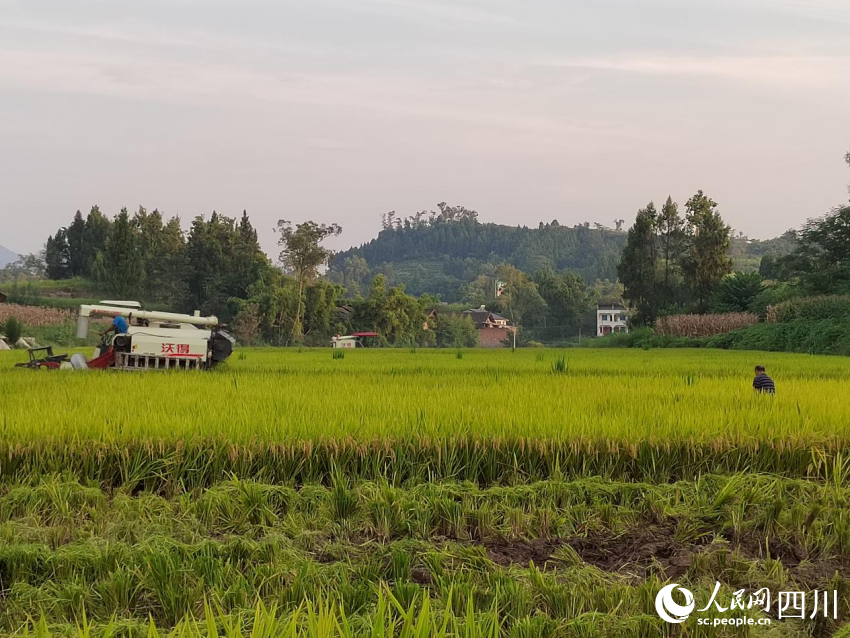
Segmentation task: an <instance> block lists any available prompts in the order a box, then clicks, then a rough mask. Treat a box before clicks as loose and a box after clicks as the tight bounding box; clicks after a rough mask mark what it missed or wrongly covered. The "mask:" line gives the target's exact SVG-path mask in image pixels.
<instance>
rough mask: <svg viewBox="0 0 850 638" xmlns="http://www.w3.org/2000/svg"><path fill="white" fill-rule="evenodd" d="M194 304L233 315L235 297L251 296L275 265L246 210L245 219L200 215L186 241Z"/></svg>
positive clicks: (221, 314)
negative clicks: (259, 241)
mask: <svg viewBox="0 0 850 638" xmlns="http://www.w3.org/2000/svg"><path fill="white" fill-rule="evenodd" d="M186 251H187V261H188V264H187V271H188V276H187V288H188V290H189V300H190V304H191V305H193V306H194V307H195V308H200V309H201V310H202V311H204V312H209V313H214V314H216V315H217V316H218V317H220V318H225V319H227V318H229V317H230V316H231V313H232V310H233V307H234V306H233V304H231V303H230V300H231V299H234V298H238V299H245V298H247V297H249V296H250V291H251V288H252V286H254V284H256V283H257V282H259V281H261V280H263V278H264V277H266V276H267V275H268V271H269V270H270V269H271V266H270V264H269V263H268V258H267V257H266V256H265V254H264V253H263V252H262V250H260V246H259V243H258V242H257V234H256V232H255V231H254V229H253V227H252V226H251V224H250V221H249V220H248V216H247V214H246V213H243V215H242V220H241V222H240V223H239V224H238V225H237V223H236V220H235V219H232V218H230V217H225V216H223V215H219V214H218V213H217V212H215V211H213V213H212V215H211V216H210V219H209V221H206V220H204V218H203V217H200V216H199V217H196V218H195V219H194V220H193V221H192V226H191V228H190V230H189V236H188V239H187V241H186Z"/></svg>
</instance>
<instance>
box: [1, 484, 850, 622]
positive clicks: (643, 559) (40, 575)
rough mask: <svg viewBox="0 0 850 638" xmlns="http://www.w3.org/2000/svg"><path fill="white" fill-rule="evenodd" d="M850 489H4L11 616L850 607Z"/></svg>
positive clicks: (488, 615) (547, 616) (548, 616)
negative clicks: (756, 590)
mask: <svg viewBox="0 0 850 638" xmlns="http://www.w3.org/2000/svg"><path fill="white" fill-rule="evenodd" d="M848 499H850V490H847V489H846V488H835V487H833V486H823V485H817V484H814V483H812V482H808V481H797V480H787V479H777V478H770V477H759V476H734V477H723V476H705V477H703V478H702V479H700V480H699V481H697V482H680V483H675V484H672V485H648V484H632V483H616V482H610V481H604V480H599V479H586V480H581V481H572V482H562V481H544V482H540V483H535V484H533V485H528V486H522V487H514V488H489V489H483V490H482V489H480V488H478V487H477V486H475V485H471V484H460V483H458V484H451V483H446V484H441V485H436V484H430V485H420V486H416V487H414V488H411V489H406V490H405V489H399V488H394V487H392V486H390V485H388V484H386V483H369V482H361V483H353V484H350V483H348V482H347V481H345V480H344V479H340V480H339V481H338V482H337V483H335V484H334V485H332V486H330V487H324V486H320V485H304V486H282V485H272V484H265V483H258V482H253V481H236V480H234V481H228V482H225V483H221V484H218V485H215V486H214V487H212V488H211V489H208V490H201V491H198V492H196V493H186V494H183V495H180V496H176V497H173V498H164V497H162V496H157V495H155V494H150V493H147V492H143V493H138V494H136V495H135V496H129V495H127V494H123V493H117V494H111V495H110V494H108V493H105V492H103V491H102V490H100V489H99V488H97V487H86V486H84V485H81V484H80V483H79V482H77V481H75V480H72V479H63V478H60V477H55V478H49V477H48V478H44V479H40V480H36V481H32V482H31V483H30V484H15V485H7V486H6V487H4V489H3V493H2V495H0V540H1V541H2V542H1V543H0V580H2V583H3V588H2V598H3V602H4V604H3V611H2V615H0V623H2V627H3V628H5V629H7V630H13V629H15V628H18V627H21V626H22V625H24V624H26V623H27V622H28V618H33V616H32V614H33V610H34V609H37V610H39V613H40V614H41V616H43V618H44V621H45V623H46V624H47V625H52V626H53V629H54V633H56V632H58V631H71V629H72V627H73V626H74V624H75V623H76V622H79V621H80V619H81V618H82V614H83V612H84V611H85V613H86V617H87V618H88V619H89V620H94V621H95V623H96V624H98V625H100V626H101V627H102V626H103V625H104V623H108V621H109V620H110V618H114V619H115V621H116V623H117V625H116V627H118V626H120V628H121V631H122V632H124V634H125V635H139V636H142V635H146V632H147V623H148V617H151V618H153V619H154V621H155V622H156V623H157V624H158V625H159V627H160V628H164V629H168V628H171V627H173V626H175V625H177V624H179V623H180V622H181V621H182V620H184V619H185V618H187V617H188V616H189V615H190V614H191V615H192V616H194V617H195V618H199V619H200V618H204V617H205V615H211V611H210V610H217V611H218V613H219V614H220V615H221V614H223V615H224V617H225V619H230V620H229V621H230V622H236V620H235V619H241V620H240V621H239V622H242V621H244V622H245V623H246V624H250V623H251V619H252V617H253V613H254V609H255V606H256V604H257V600H258V599H260V600H261V601H262V604H263V605H264V606H266V607H267V608H272V607H275V608H276V609H277V610H278V613H279V618H278V620H279V621H280V622H284V620H285V619H287V618H290V615H291V614H292V613H294V612H295V611H296V610H297V609H299V607H300V606H301V605H302V604H303V603H304V601H305V600H309V601H313V603H315V601H318V600H327V597H328V596H330V598H331V599H332V600H333V601H334V602H335V603H336V604H337V605H338V606H339V607H338V611H339V613H344V614H345V617H346V618H347V619H348V621H349V622H350V623H351V626H352V627H354V628H359V629H358V631H364V630H365V629H366V628H367V627H370V626H371V624H372V623H374V620H375V617H376V615H378V614H379V606H380V604H379V601H380V600H381V599H382V592H383V591H384V590H386V592H388V593H387V595H391V596H392V597H394V598H395V600H397V601H398V603H399V604H400V606H401V607H402V608H403V609H405V610H407V609H414V611H415V612H416V613H419V612H421V611H422V603H423V601H424V600H425V599H428V600H429V601H430V603H429V606H430V609H431V613H433V614H436V617H437V618H445V614H446V612H447V610H452V611H453V612H454V614H455V615H456V616H458V617H459V618H461V619H463V618H464V616H465V615H466V614H467V613H472V614H473V617H474V622H475V623H476V624H479V625H480V626H485V625H486V624H487V623H494V622H497V621H498V623H499V624H500V625H501V626H502V629H503V630H504V632H505V635H509V636H556V635H558V636H561V635H608V634H604V633H594V632H599V631H601V629H602V628H605V627H607V630H608V631H614V632H616V633H617V635H624V636H646V635H649V634H650V633H651V634H653V635H661V634H662V633H663V631H664V630H665V627H664V624H663V623H662V622H661V621H660V619H658V618H657V617H655V618H652V614H653V608H652V604H653V599H654V596H655V592H656V591H657V589H658V587H659V586H660V583H662V582H663V581H665V580H667V579H671V578H674V579H675V580H676V582H680V583H683V584H684V585H685V586H687V587H689V588H690V589H691V590H692V591H694V592H695V594H696V595H699V596H701V597H705V598H706V599H707V597H708V595H709V594H710V592H711V589H712V587H713V585H714V583H715V581H719V582H721V583H722V584H723V585H724V586H725V587H727V588H728V591H730V592H731V591H733V590H735V589H738V588H747V589H749V588H751V587H753V586H754V585H756V584H757V585H758V586H759V587H769V588H771V589H772V590H773V589H775V590H776V591H779V590H780V589H783V588H785V589H795V588H797V589H800V590H801V591H810V590H814V589H821V590H823V589H826V588H837V589H838V590H839V592H840V593H841V596H842V599H841V602H842V605H843V609H845V610H846V609H847V603H848V602H850V560H848V558H847V557H848V556H850V518H848V517H847V511H848V510H849V509H850V508H849V507H848V506H850V502H848ZM205 601H206V603H207V605H211V606H210V607H209V608H205ZM470 604H472V606H473V607H472V609H473V611H471V612H470V611H469V609H468V607H469V605H470ZM393 613H394V614H398V613H399V612H398V610H396V611H394V612H393ZM596 614H603V615H605V616H606V617H607V618H606V621H605V623H603V624H602V625H599V624H598V621H599V619H598V618H595V615H596ZM768 615H770V614H769V612H768ZM776 620H777V623H778V624H779V625H780V626H781V627H784V628H785V629H784V630H783V631H785V632H786V633H780V634H776V635H796V634H795V633H791V632H796V631H797V630H798V629H800V627H798V626H797V625H795V623H794V621H792V620H783V621H782V622H781V623H780V622H779V621H778V619H776ZM842 620H843V612H842V615H841V616H840V618H839V621H838V622H839V623H840V622H841V621H842ZM396 621H398V618H396ZM218 622H221V619H219V621H218ZM468 622H469V620H467V624H468ZM836 626H837V624H836V622H834V621H832V620H830V619H822V620H820V621H818V623H816V624H815V625H808V626H807V631H811V630H813V631H814V633H813V634H809V635H815V636H826V635H831V633H832V631H833V630H834V629H835V628H836ZM570 627H572V628H573V630H572V631H570V630H569V628H570ZM582 631H585V632H590V633H581V632H582ZM689 631H694V632H697V633H694V634H692V635H700V634H699V633H698V630H697V628H696V627H695V626H694V627H690V630H689ZM528 632H532V633H528ZM647 632H649V633H647ZM287 635H288V634H287ZM305 635H307V634H305ZM329 635H330V634H329ZM353 635H362V634H359V633H355V634H353ZM428 635H430V634H428ZM460 635H463V634H460ZM713 635H732V634H723V633H717V634H713Z"/></svg>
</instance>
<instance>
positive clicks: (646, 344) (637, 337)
mask: <svg viewBox="0 0 850 638" xmlns="http://www.w3.org/2000/svg"><path fill="white" fill-rule="evenodd" d="M705 341H706V340H705V339H704V338H701V339H693V338H688V337H673V336H669V335H660V334H656V333H655V332H653V331H652V329H651V328H635V329H634V330H632V331H631V332H615V333H612V334H610V335H606V336H604V337H597V338H595V339H588V340H587V341H583V342H582V345H583V346H586V347H588V348H643V349H644V350H648V349H650V348H701V347H703V346H704V345H705Z"/></svg>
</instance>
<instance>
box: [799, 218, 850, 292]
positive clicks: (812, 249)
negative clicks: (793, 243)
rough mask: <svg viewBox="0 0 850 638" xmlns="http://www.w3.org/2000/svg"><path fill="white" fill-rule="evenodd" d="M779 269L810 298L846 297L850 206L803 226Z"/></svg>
mask: <svg viewBox="0 0 850 638" xmlns="http://www.w3.org/2000/svg"><path fill="white" fill-rule="evenodd" d="M783 265H784V266H786V268H787V269H788V271H789V272H790V274H792V275H796V276H797V277H799V279H800V284H801V285H802V287H803V289H804V290H805V291H807V292H809V293H811V294H847V293H850V206H845V207H843V208H838V209H836V210H834V211H833V212H831V213H829V214H828V215H824V216H823V217H818V218H816V219H810V220H809V221H808V222H806V225H805V226H804V227H803V230H802V232H801V233H800V237H799V245H798V247H797V249H796V250H795V251H794V252H793V253H792V254H791V255H790V256H789V258H788V259H787V260H786V261H785V262H784V263H783Z"/></svg>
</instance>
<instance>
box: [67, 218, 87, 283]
mask: <svg viewBox="0 0 850 638" xmlns="http://www.w3.org/2000/svg"><path fill="white" fill-rule="evenodd" d="M85 233H86V222H85V221H84V220H83V214H82V213H81V212H80V211H77V212H76V213H75V214H74V221H72V222H71V225H70V226H68V231H67V237H68V271H69V274H70V276H71V277H82V276H84V275H85V274H86V267H85V266H86V261H85Z"/></svg>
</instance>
